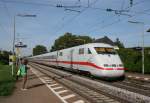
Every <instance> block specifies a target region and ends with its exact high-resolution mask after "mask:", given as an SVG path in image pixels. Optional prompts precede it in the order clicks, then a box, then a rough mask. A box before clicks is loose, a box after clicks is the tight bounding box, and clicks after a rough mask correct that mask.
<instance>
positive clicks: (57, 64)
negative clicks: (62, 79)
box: [56, 51, 59, 67]
mask: <svg viewBox="0 0 150 103" xmlns="http://www.w3.org/2000/svg"><path fill="white" fill-rule="evenodd" d="M58 55H59V51H57V54H56V66H57V67H58V66H59V63H58Z"/></svg>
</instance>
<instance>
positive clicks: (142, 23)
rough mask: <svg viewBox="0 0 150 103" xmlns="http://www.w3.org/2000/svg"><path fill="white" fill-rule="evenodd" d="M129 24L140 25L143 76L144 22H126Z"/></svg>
mask: <svg viewBox="0 0 150 103" xmlns="http://www.w3.org/2000/svg"><path fill="white" fill-rule="evenodd" d="M128 22H129V23H134V24H141V25H142V35H141V36H142V74H144V72H145V71H144V68H145V67H144V25H145V24H144V22H137V21H128Z"/></svg>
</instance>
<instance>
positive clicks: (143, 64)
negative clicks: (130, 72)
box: [142, 23, 144, 74]
mask: <svg viewBox="0 0 150 103" xmlns="http://www.w3.org/2000/svg"><path fill="white" fill-rule="evenodd" d="M142 73H143V74H144V23H143V30H142Z"/></svg>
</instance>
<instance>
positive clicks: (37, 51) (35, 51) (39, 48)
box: [33, 45, 47, 55]
mask: <svg viewBox="0 0 150 103" xmlns="http://www.w3.org/2000/svg"><path fill="white" fill-rule="evenodd" d="M44 53H47V49H46V47H45V46H43V45H37V46H35V48H33V55H40V54H44Z"/></svg>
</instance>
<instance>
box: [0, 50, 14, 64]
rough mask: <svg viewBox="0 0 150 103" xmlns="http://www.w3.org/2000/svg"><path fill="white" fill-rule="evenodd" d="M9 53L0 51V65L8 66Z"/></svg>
mask: <svg viewBox="0 0 150 103" xmlns="http://www.w3.org/2000/svg"><path fill="white" fill-rule="evenodd" d="M11 54H12V53H11V52H8V51H0V64H8V63H9V55H11Z"/></svg>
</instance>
